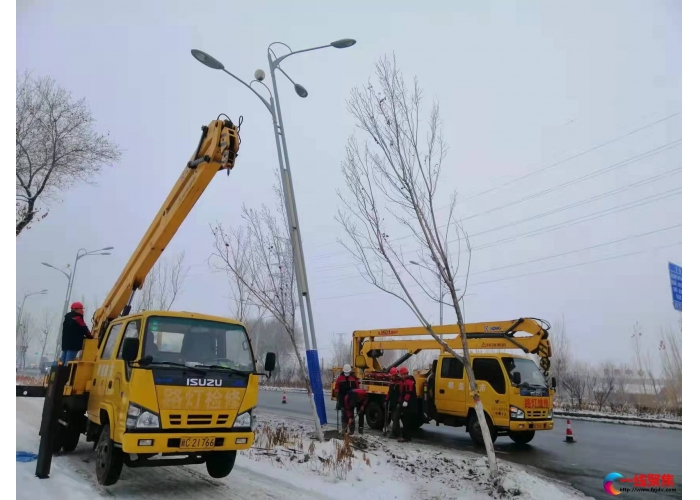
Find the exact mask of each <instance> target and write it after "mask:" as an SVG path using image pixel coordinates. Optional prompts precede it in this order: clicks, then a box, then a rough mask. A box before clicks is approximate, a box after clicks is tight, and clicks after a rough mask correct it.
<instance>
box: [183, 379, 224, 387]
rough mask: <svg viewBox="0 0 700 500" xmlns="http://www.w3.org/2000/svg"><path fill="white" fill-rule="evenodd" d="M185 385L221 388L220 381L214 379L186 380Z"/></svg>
mask: <svg viewBox="0 0 700 500" xmlns="http://www.w3.org/2000/svg"><path fill="white" fill-rule="evenodd" d="M187 385H196V386H199V387H221V379H215V378H188V379H187Z"/></svg>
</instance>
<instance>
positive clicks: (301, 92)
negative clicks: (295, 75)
mask: <svg viewBox="0 0 700 500" xmlns="http://www.w3.org/2000/svg"><path fill="white" fill-rule="evenodd" d="M294 90H295V91H296V93H297V95H298V96H299V97H306V96H307V95H309V93H308V92H307V91H306V89H305V88H304V87H302V86H301V85H299V84H298V83H295V84H294Z"/></svg>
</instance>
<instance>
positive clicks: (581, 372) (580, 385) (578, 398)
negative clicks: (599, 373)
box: [562, 362, 591, 409]
mask: <svg viewBox="0 0 700 500" xmlns="http://www.w3.org/2000/svg"><path fill="white" fill-rule="evenodd" d="M590 377H591V374H590V367H589V366H588V364H586V363H581V362H576V363H574V364H573V365H572V366H571V367H570V368H569V370H568V371H567V374H566V376H565V377H564V378H563V379H562V385H563V386H564V389H566V392H568V393H569V398H571V402H572V403H576V405H577V408H579V409H580V408H581V407H582V406H583V402H584V401H585V400H586V394H587V391H588V389H589V382H590Z"/></svg>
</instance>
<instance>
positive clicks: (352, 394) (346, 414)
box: [343, 389, 369, 435]
mask: <svg viewBox="0 0 700 500" xmlns="http://www.w3.org/2000/svg"><path fill="white" fill-rule="evenodd" d="M367 403H369V398H368V397H367V391H365V390H364V389H352V390H351V391H349V392H348V393H347V395H346V396H345V399H344V405H343V406H344V407H343V430H344V431H345V432H347V433H348V434H350V435H353V434H354V433H355V411H356V410H357V416H358V418H359V420H360V426H359V430H360V434H363V433H364V428H365V410H366V409H367Z"/></svg>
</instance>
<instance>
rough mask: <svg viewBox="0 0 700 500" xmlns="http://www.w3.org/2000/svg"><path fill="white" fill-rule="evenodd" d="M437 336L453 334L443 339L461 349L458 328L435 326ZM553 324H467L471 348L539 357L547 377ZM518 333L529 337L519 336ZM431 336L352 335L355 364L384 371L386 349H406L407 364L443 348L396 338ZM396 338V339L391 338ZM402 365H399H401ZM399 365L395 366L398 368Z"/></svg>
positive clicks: (396, 331)
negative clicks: (416, 356) (412, 357)
mask: <svg viewBox="0 0 700 500" xmlns="http://www.w3.org/2000/svg"><path fill="white" fill-rule="evenodd" d="M432 328H433V331H434V332H435V333H436V334H437V335H454V336H453V337H451V338H443V340H444V341H445V343H446V344H447V345H448V346H450V347H451V348H452V349H455V350H457V351H458V350H460V349H462V340H461V339H460V337H459V326H458V325H444V326H443V325H441V326H433V327H432ZM549 328H550V325H549V323H547V322H546V321H544V320H538V319H534V318H520V319H517V320H512V321H493V322H487V323H465V324H464V329H465V331H466V333H467V339H468V345H469V349H470V350H472V349H498V350H504V349H518V350H521V351H523V352H525V353H528V354H537V355H538V356H539V357H540V369H541V370H542V372H543V373H544V375H545V377H546V376H548V375H549V367H550V357H551V356H552V347H551V344H550V342H549ZM518 332H522V333H527V334H529V335H527V336H520V337H516V336H515V334H516V333H518ZM415 336H422V337H425V336H428V337H430V333H429V332H428V330H427V329H425V328H424V327H410V328H392V329H385V330H358V331H355V332H353V334H352V350H353V359H354V360H355V365H356V366H358V367H359V368H366V369H369V370H373V371H381V370H383V368H382V366H381V365H380V364H379V361H378V359H377V358H378V357H380V356H381V355H382V351H384V350H406V351H408V355H406V356H404V357H402V358H401V360H400V362H403V361H405V360H406V359H408V357H409V356H410V355H412V354H417V353H418V352H420V351H422V350H424V349H440V350H443V348H442V346H441V345H440V344H438V342H437V341H436V340H435V339H433V338H432V337H430V338H427V339H420V340H418V339H415V340H414V339H411V340H406V339H396V338H395V337H415ZM392 337H394V338H392ZM358 356H363V357H364V361H365V363H364V364H365V365H366V366H364V367H363V366H359V364H358V362H357V358H358ZM400 362H399V363H400ZM396 364H397V363H394V365H396Z"/></svg>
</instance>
